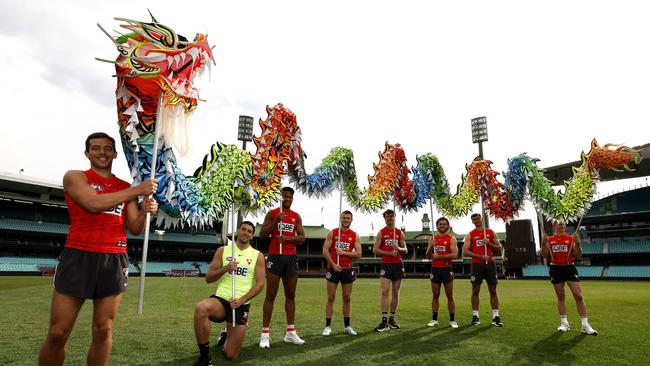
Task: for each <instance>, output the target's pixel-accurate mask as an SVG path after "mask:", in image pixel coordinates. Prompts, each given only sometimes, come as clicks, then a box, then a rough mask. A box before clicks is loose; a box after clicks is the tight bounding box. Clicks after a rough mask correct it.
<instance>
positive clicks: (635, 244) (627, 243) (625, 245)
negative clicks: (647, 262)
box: [609, 240, 650, 253]
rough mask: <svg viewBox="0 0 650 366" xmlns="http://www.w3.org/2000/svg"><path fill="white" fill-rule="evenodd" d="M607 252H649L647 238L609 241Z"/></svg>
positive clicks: (649, 243) (649, 247)
mask: <svg viewBox="0 0 650 366" xmlns="http://www.w3.org/2000/svg"><path fill="white" fill-rule="evenodd" d="M609 253H650V242H648V240H642V241H641V240H639V241H633V240H622V241H612V242H610V243H609Z"/></svg>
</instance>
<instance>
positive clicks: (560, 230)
mask: <svg viewBox="0 0 650 366" xmlns="http://www.w3.org/2000/svg"><path fill="white" fill-rule="evenodd" d="M565 230H566V224H565V223H564V222H559V223H557V224H554V225H553V231H554V232H553V235H551V236H546V233H544V236H543V237H542V249H541V254H542V258H546V257H548V255H549V253H550V254H551V267H550V269H549V272H550V275H551V283H552V284H553V289H554V290H555V295H557V310H558V311H559V312H560V326H559V327H558V328H557V330H558V331H560V332H567V331H569V330H570V329H571V328H570V327H569V321H568V320H567V316H566V303H565V302H564V284H565V283H566V284H567V285H568V286H569V289H570V290H571V294H573V298H574V299H575V300H576V307H577V308H578V314H580V320H581V321H582V333H585V334H589V335H598V332H597V331H596V330H595V329H594V328H592V327H591V325H589V321H588V320H587V305H586V304H585V300H584V299H583V297H582V287H581V286H580V278H579V277H578V270H577V269H576V267H575V266H574V265H573V263H574V257H575V258H580V257H581V256H582V246H581V245H580V238H579V237H578V235H577V234H573V236H571V235H569V234H567V233H565V232H564V231H565Z"/></svg>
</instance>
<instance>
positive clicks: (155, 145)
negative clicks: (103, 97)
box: [138, 93, 163, 315]
mask: <svg viewBox="0 0 650 366" xmlns="http://www.w3.org/2000/svg"><path fill="white" fill-rule="evenodd" d="M162 108H163V95H162V93H160V95H159V96H158V110H157V111H156V125H155V129H156V132H155V135H154V136H155V137H154V139H153V152H152V156H151V174H150V175H149V179H154V178H156V163H157V161H158V140H160V130H161V128H160V123H161V120H162ZM151 197H152V196H149V198H151ZM150 227H151V213H149V212H147V216H146V217H145V221H144V242H143V243H142V261H141V262H140V287H139V289H138V315H142V305H143V302H144V277H145V275H146V273H147V252H148V250H149V229H150Z"/></svg>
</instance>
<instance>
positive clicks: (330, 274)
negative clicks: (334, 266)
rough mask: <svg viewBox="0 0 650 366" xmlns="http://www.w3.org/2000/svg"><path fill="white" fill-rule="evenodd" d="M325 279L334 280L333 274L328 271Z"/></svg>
mask: <svg viewBox="0 0 650 366" xmlns="http://www.w3.org/2000/svg"><path fill="white" fill-rule="evenodd" d="M325 278H326V279H328V280H329V279H330V278H332V273H331V272H330V271H327V273H325Z"/></svg>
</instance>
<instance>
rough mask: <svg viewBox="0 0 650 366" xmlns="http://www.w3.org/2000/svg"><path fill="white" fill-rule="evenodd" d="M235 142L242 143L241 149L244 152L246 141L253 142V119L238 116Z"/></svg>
mask: <svg viewBox="0 0 650 366" xmlns="http://www.w3.org/2000/svg"><path fill="white" fill-rule="evenodd" d="M237 140H239V141H243V144H242V149H244V150H246V141H253V117H250V116H239V128H238V130H237Z"/></svg>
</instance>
